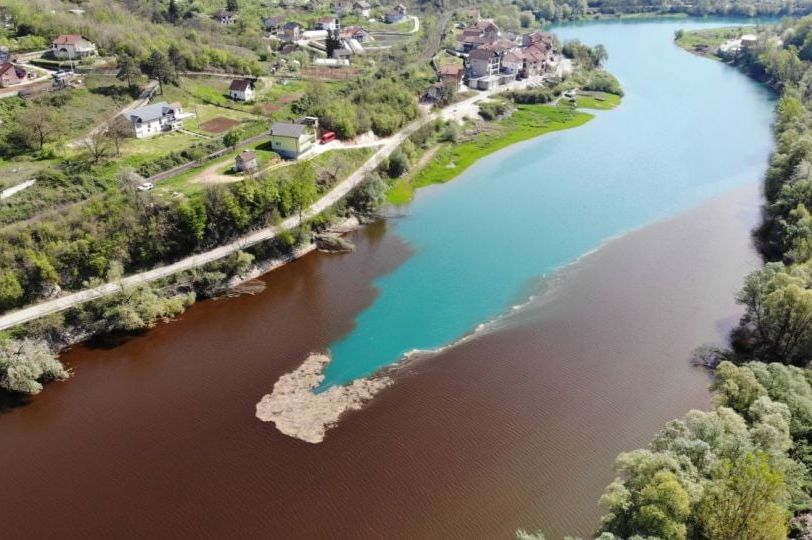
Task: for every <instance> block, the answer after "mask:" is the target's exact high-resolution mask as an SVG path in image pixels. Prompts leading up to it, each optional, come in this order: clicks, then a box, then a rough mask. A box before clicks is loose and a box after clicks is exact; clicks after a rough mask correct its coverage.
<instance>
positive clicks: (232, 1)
mask: <svg viewBox="0 0 812 540" xmlns="http://www.w3.org/2000/svg"><path fill="white" fill-rule="evenodd" d="M226 9H227V10H228V11H239V10H240V3H239V2H238V1H237V0H226Z"/></svg>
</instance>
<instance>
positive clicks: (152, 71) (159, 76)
mask: <svg viewBox="0 0 812 540" xmlns="http://www.w3.org/2000/svg"><path fill="white" fill-rule="evenodd" d="M141 71H143V72H144V73H145V74H146V75H147V76H148V77H150V78H151V79H155V80H157V81H158V84H159V85H160V87H161V94H163V93H164V83H166V82H170V81H171V80H172V66H171V64H170V63H169V60H168V59H167V58H166V56H165V55H164V54H163V53H162V52H161V51H158V50H153V51H152V53H150V55H149V58H147V60H145V61H144V64H143V65H142V66H141Z"/></svg>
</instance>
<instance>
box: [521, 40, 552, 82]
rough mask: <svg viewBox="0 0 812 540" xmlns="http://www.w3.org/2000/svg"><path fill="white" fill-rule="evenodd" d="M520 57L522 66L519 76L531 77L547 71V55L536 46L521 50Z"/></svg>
mask: <svg viewBox="0 0 812 540" xmlns="http://www.w3.org/2000/svg"><path fill="white" fill-rule="evenodd" d="M522 56H523V57H524V66H523V68H522V71H521V73H520V75H521V76H522V77H525V78H527V77H533V76H535V75H540V74H541V73H544V72H545V71H546V70H547V66H548V65H549V59H550V57H549V55H548V54H547V52H546V51H543V50H542V49H541V48H539V47H538V46H536V45H533V46H532V47H527V48H526V49H522Z"/></svg>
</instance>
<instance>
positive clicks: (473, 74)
mask: <svg viewBox="0 0 812 540" xmlns="http://www.w3.org/2000/svg"><path fill="white" fill-rule="evenodd" d="M457 49H458V50H460V51H463V52H467V53H468V59H467V62H466V65H467V70H468V73H467V75H468V85H469V86H470V87H471V88H475V89H479V90H487V89H489V88H492V87H494V86H496V85H500V84H506V83H508V82H510V81H511V80H515V79H517V78H518V79H525V78H528V77H534V76H537V75H541V74H543V73H545V72H546V71H547V70H549V69H550V67H551V65H552V64H553V63H554V62H555V41H554V39H553V36H552V34H549V33H546V32H538V31H537V32H531V33H528V34H525V35H523V36H522V37H521V39H518V38H517V37H516V36H515V35H512V34H506V33H503V32H501V31H500V30H499V27H498V26H496V24H495V23H494V22H493V21H490V20H487V19H482V20H479V21H477V22H476V23H475V24H473V25H470V26H468V27H466V28H464V29H463V31H462V34H461V36H460V38H459V41H458V44H457Z"/></svg>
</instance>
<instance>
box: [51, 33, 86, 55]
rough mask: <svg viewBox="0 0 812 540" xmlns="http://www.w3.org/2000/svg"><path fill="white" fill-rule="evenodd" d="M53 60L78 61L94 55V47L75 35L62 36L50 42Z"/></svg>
mask: <svg viewBox="0 0 812 540" xmlns="http://www.w3.org/2000/svg"><path fill="white" fill-rule="evenodd" d="M51 53H52V54H53V55H54V58H60V59H63V58H64V59H68V60H72V59H79V58H84V57H86V56H94V55H95V54H96V45H94V44H93V43H91V42H90V41H89V40H88V39H85V38H84V37H82V36H80V35H77V34H63V35H61V36H59V37H58V38H56V39H55V40H53V41H52V42H51Z"/></svg>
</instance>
